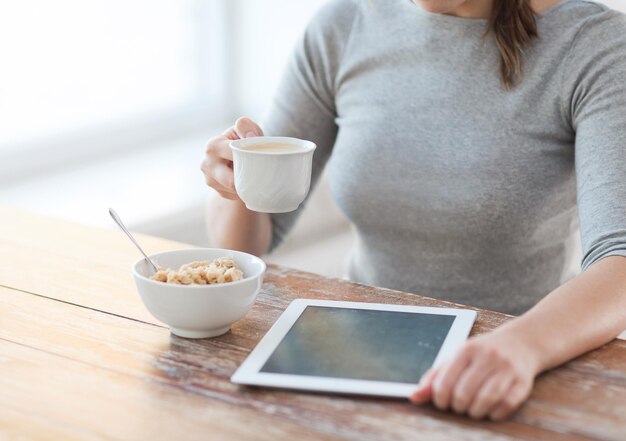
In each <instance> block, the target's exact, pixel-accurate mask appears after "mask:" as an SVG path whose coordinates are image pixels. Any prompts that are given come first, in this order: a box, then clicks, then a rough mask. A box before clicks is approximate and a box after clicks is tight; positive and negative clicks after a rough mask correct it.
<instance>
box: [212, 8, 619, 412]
mask: <svg viewBox="0 0 626 441" xmlns="http://www.w3.org/2000/svg"><path fill="white" fill-rule="evenodd" d="M264 129H265V133H266V134H268V135H284V136H295V137H299V138H305V139H310V140H312V141H314V142H315V143H316V144H317V145H318V150H317V151H316V153H315V157H314V179H316V178H317V177H318V176H319V174H320V172H321V170H322V169H323V167H324V166H325V164H326V163H327V162H328V166H329V167H330V187H331V192H332V193H333V196H334V198H335V200H336V201H337V203H338V205H339V207H340V208H341V209H342V210H343V212H344V213H345V214H346V216H347V217H348V218H349V219H350V220H351V222H352V223H353V225H354V228H355V231H356V235H357V244H356V247H355V250H354V253H353V257H352V264H351V269H350V275H351V277H352V278H353V279H354V280H357V281H360V282H364V283H369V284H374V285H381V286H386V287H390V288H396V289H401V290H404V291H409V292H416V293H420V294H422V295H428V296H432V297H437V298H441V299H445V300H451V301H454V302H458V303H463V304H469V305H474V306H479V307H482V308H488V309H493V310H498V311H503V312H507V313H510V314H516V315H519V314H523V315H520V316H519V317H517V318H515V319H513V320H510V321H509V322H507V323H506V324H505V325H503V326H501V327H500V328H498V329H497V330H495V331H494V332H492V333H489V334H484V335H481V336H478V337H476V338H472V339H470V340H469V341H468V342H467V343H466V344H465V346H464V347H463V349H462V350H460V351H459V352H458V353H457V354H456V356H455V357H454V358H453V359H451V360H449V361H448V362H446V363H444V364H442V365H441V366H440V367H438V368H437V369H434V370H431V371H429V372H427V373H426V374H425V375H424V376H423V377H422V379H421V381H420V384H419V386H418V388H417V390H416V392H415V394H414V395H413V396H412V397H411V400H412V401H413V402H415V403H424V402H427V401H429V400H431V401H432V402H433V403H434V405H435V406H437V407H438V408H440V409H452V410H453V411H455V412H457V413H465V414H468V415H469V416H471V417H473V418H484V417H490V418H492V419H494V420H498V419H502V418H505V417H506V416H508V415H509V414H511V413H512V411H513V410H515V409H516V408H517V407H518V406H519V405H520V404H521V403H522V402H523V401H524V400H525V399H526V397H527V396H528V395H529V393H530V391H531V388H532V384H533V380H534V378H535V376H536V375H537V374H539V373H540V372H542V371H544V370H546V369H550V368H552V367H554V366H557V365H559V364H562V363H564V362H566V361H568V360H570V359H572V358H574V357H576V356H578V355H580V354H582V353H584V352H587V351H589V350H591V349H594V348H596V347H599V346H601V345H603V344H605V343H607V342H608V341H610V340H612V339H613V338H615V337H616V336H617V335H618V334H619V333H620V332H621V331H622V330H624V329H625V328H626V257H625V256H626V20H625V17H624V16H623V15H622V14H619V13H617V12H615V11H611V10H609V9H607V8H606V7H605V6H602V5H598V4H595V3H592V2H588V1H586V0H561V1H557V0H441V1H436V0H415V1H414V2H412V1H410V0H369V1H364V0H363V1H361V0H334V1H332V2H330V3H329V4H327V5H326V6H325V7H324V8H323V9H322V10H321V11H320V12H319V13H318V15H317V16H316V17H315V18H314V19H313V20H312V22H311V23H310V24H309V26H308V28H307V30H306V33H305V35H304V37H303V39H302V41H301V42H300V44H299V45H298V46H297V48H296V51H295V53H294V55H293V57H292V60H291V63H290V64H289V66H288V68H287V71H286V73H285V76H284V78H283V80H282V83H281V86H280V89H279V91H278V94H277V96H276V99H275V102H274V105H273V108H272V111H271V112H270V116H269V118H268V120H267V122H266V124H265V125H264ZM262 133H263V132H262V130H261V128H260V127H259V126H258V125H257V124H255V123H254V122H252V121H251V120H249V119H246V118H240V119H239V120H238V121H237V122H236V124H235V125H234V127H232V128H231V129H229V130H228V131H227V132H225V133H224V134H223V135H221V136H217V137H215V138H213V139H211V141H210V142H209V145H208V147H207V154H206V158H205V161H204V163H203V166H202V170H203V171H204V173H205V175H206V180H207V183H208V185H210V186H211V187H213V188H215V189H216V190H217V191H218V192H219V194H220V195H221V196H222V198H219V199H216V200H214V201H213V202H212V203H213V207H212V208H213V212H214V213H215V212H219V213H220V216H219V217H214V218H213V219H211V222H210V225H209V228H210V231H211V233H212V236H213V237H214V238H217V239H218V242H219V244H220V246H223V247H227V248H235V249H242V250H247V251H249V252H252V253H255V254H263V253H265V252H267V251H268V250H270V249H272V248H274V247H275V246H276V245H277V244H278V243H279V242H280V241H281V240H282V239H283V237H284V236H285V235H286V234H287V233H288V231H289V230H290V228H291V226H292V225H293V223H294V221H295V219H296V217H297V216H298V213H299V211H300V210H298V211H296V212H294V213H287V214H279V215H268V214H264V213H256V212H251V211H248V210H247V209H246V208H245V206H244V205H243V204H242V202H241V201H240V200H239V199H238V197H237V193H236V192H235V189H234V186H233V176H232V166H231V162H230V161H231V159H232V157H231V154H230V151H229V148H228V142H229V140H231V139H237V138H240V137H248V136H258V135H261V134H262ZM579 228H580V232H581V237H582V245H583V252H584V258H583V261H582V268H583V272H582V273H581V274H580V275H578V276H574V275H572V274H569V273H567V268H569V267H570V264H571V263H572V262H571V254H572V253H571V252H570V251H571V249H572V247H573V244H574V241H575V240H576V235H577V230H578V229H579Z"/></svg>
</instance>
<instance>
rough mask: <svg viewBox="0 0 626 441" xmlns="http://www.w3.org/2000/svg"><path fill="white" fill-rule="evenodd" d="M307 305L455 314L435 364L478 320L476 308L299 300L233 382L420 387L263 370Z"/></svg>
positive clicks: (396, 393)
mask: <svg viewBox="0 0 626 441" xmlns="http://www.w3.org/2000/svg"><path fill="white" fill-rule="evenodd" d="M307 306H323V307H330V308H350V309H371V310H377V311H398V312H409V313H410V312H412V313H421V314H437V315H453V316H455V317H456V318H455V320H454V322H452V326H451V327H450V330H449V331H448V335H447V336H446V338H445V340H444V342H443V345H442V346H441V349H440V350H439V353H438V354H437V357H436V358H435V361H434V363H433V366H438V365H439V364H440V363H441V362H443V361H444V360H446V359H448V358H449V357H451V356H452V355H454V352H455V351H456V350H457V349H458V348H459V347H460V346H461V345H462V344H463V342H465V340H467V337H468V335H469V333H470V330H471V329H472V325H473V323H474V320H475V319H476V311H473V310H470V309H457V308H440V307H428V306H408V305H387V304H383V303H362V302H341V301H334V300H309V299H297V300H294V301H293V302H291V304H290V305H289V307H288V308H287V309H286V310H285V311H284V312H283V314H282V315H281V316H280V317H279V318H278V320H277V321H276V323H274V325H273V326H272V327H271V328H270V330H269V331H268V332H267V334H265V336H264V337H263V338H262V339H261V341H260V342H259V344H258V345H257V346H256V347H255V348H254V350H253V351H252V352H251V353H250V355H249V356H248V358H246V359H245V360H244V362H243V363H242V364H241V366H240V367H239V369H237V371H236V372H235V373H234V374H233V375H232V377H231V378H230V380H231V381H232V382H233V383H237V384H245V385H250V386H271V387H278V388H287V389H301V390H310V391H317V392H334V393H347V394H359V395H376V396H384V397H397V398H407V397H409V396H410V395H411V393H412V392H413V391H414V390H415V388H416V384H413V383H396V382H386V381H370V380H351V379H346V378H331V377H315V376H309V375H293V374H275V373H268V372H260V370H261V368H262V367H263V365H264V364H265V362H266V361H267V360H268V359H269V357H270V356H271V355H272V353H273V352H274V350H276V348H277V347H278V345H279V344H280V342H281V341H282V340H283V338H284V337H285V336H286V335H287V332H289V330H290V329H291V327H292V326H293V324H294V323H295V322H296V320H298V318H299V317H300V315H301V314H302V312H303V311H304V309H305V308H306V307H307Z"/></svg>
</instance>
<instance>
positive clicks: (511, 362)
mask: <svg viewBox="0 0 626 441" xmlns="http://www.w3.org/2000/svg"><path fill="white" fill-rule="evenodd" d="M517 332H519V331H513V330H506V331H505V330H504V329H502V330H496V331H494V332H491V333H489V334H484V335H481V336H478V337H475V338H471V339H469V340H468V341H467V342H466V343H465V345H464V346H463V347H461V349H459V351H458V352H457V353H456V355H455V356H454V357H453V358H452V359H450V360H447V361H445V362H444V363H442V364H441V365H439V366H438V367H436V368H434V369H430V370H429V371H427V372H426V373H425V374H424V375H423V376H422V378H421V379H420V382H419V385H418V388H417V390H416V391H415V392H414V393H413V395H412V396H411V397H410V400H411V402H413V403H415V404H422V403H426V402H428V401H432V402H433V404H434V405H435V406H436V407H437V408H439V409H441V410H447V409H452V410H453V411H454V412H456V413H458V414H467V415H469V416H470V417H472V418H476V419H481V418H485V417H489V418H491V419H492V420H502V419H504V418H506V417H508V416H509V415H511V414H512V413H513V412H514V411H515V410H516V409H517V408H518V407H519V406H520V405H521V404H522V403H523V402H524V401H525V400H526V398H527V397H528V395H529V394H530V391H531V389H532V385H533V381H534V378H535V376H536V375H537V374H538V372H539V371H538V357H537V355H536V354H535V350H534V349H533V348H532V347H530V345H529V344H527V343H526V342H525V341H524V339H523V336H520V335H519V334H518V333H517Z"/></svg>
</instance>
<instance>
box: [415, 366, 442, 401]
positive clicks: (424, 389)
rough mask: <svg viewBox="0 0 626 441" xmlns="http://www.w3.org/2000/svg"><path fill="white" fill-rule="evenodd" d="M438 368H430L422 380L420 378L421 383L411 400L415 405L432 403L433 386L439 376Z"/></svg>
mask: <svg viewBox="0 0 626 441" xmlns="http://www.w3.org/2000/svg"><path fill="white" fill-rule="evenodd" d="M437 371H438V368H430V369H428V370H427V371H426V372H425V373H424V375H422V378H420V382H419V384H418V385H417V389H415V391H414V392H413V394H411V396H410V397H409V400H410V401H411V403H413V404H424V403H427V402H428V401H430V399H431V397H432V390H433V389H432V386H433V379H434V378H435V375H436V374H437Z"/></svg>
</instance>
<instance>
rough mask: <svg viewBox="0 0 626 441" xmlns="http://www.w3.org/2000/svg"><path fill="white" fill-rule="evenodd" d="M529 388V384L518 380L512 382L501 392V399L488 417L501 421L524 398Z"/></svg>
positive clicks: (528, 392)
mask: <svg viewBox="0 0 626 441" xmlns="http://www.w3.org/2000/svg"><path fill="white" fill-rule="evenodd" d="M530 389H531V386H530V385H527V384H524V383H522V382H520V381H516V382H514V383H513V384H512V385H511V387H510V388H509V389H508V391H507V392H505V393H504V394H503V398H502V400H501V401H500V402H499V403H498V404H496V406H495V407H494V408H493V410H492V411H491V412H489V418H490V419H492V420H493V421H501V420H503V419H505V418H506V417H508V416H509V415H511V414H512V413H513V412H514V411H515V410H516V409H517V408H518V407H519V405H520V404H522V403H523V402H524V400H526V398H527V397H528V395H529V394H530Z"/></svg>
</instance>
